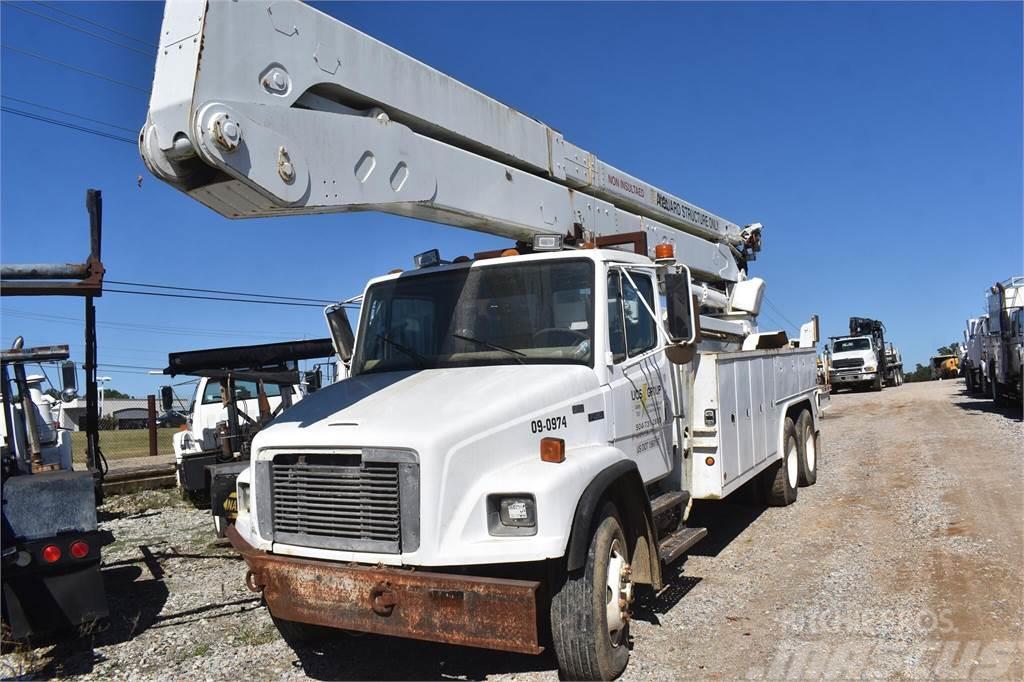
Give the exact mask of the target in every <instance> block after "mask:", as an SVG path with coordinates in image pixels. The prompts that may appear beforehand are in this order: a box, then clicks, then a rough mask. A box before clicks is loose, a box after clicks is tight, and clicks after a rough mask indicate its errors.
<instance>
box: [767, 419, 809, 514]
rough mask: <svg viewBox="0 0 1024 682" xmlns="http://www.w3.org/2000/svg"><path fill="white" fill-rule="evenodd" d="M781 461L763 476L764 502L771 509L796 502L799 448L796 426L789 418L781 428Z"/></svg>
mask: <svg viewBox="0 0 1024 682" xmlns="http://www.w3.org/2000/svg"><path fill="white" fill-rule="evenodd" d="M782 444H783V448H782V460H781V461H779V462H776V463H775V464H773V465H772V466H771V468H769V469H767V470H766V471H765V472H764V474H762V475H763V476H764V485H765V495H764V497H765V501H766V502H767V503H768V505H769V506H771V507H785V506H786V505H790V504H793V503H794V502H796V490H797V488H796V487H797V484H798V483H799V478H800V473H799V472H800V469H799V467H800V463H799V462H800V446H799V444H798V442H797V437H796V424H794V423H793V420H792V419H791V418H790V417H786V422H785V424H784V425H783V427H782Z"/></svg>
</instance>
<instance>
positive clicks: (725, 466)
mask: <svg viewBox="0 0 1024 682" xmlns="http://www.w3.org/2000/svg"><path fill="white" fill-rule="evenodd" d="M815 357H816V354H815V350H814V349H813V348H807V349H804V348H799V349H778V350H760V351H744V352H740V353H701V354H700V355H699V360H698V362H697V378H696V381H695V383H694V402H693V405H694V410H693V414H694V416H695V419H696V420H698V421H697V422H696V423H695V425H694V427H693V431H694V441H693V456H692V457H691V458H690V466H691V472H692V473H691V488H690V494H691V495H692V496H693V497H694V498H697V499H721V498H723V497H725V496H726V495H728V494H730V493H732V492H734V491H735V490H736V489H737V488H739V487H740V486H741V485H743V484H744V483H746V482H747V481H749V480H750V479H751V478H753V477H754V476H755V475H756V474H758V473H760V472H761V471H763V470H764V469H765V467H766V466H767V465H768V464H771V463H772V462H774V461H776V460H778V459H780V458H781V457H782V430H781V426H782V422H783V419H782V418H783V416H784V415H785V412H786V408H787V407H788V406H789V405H791V404H793V403H794V402H797V401H799V400H800V399H801V398H804V399H807V398H809V399H811V400H812V401H813V400H814V395H815V393H816V392H817V390H818V387H817V383H818V382H817V376H816V372H817V368H816V365H815ZM707 410H714V412H715V421H716V424H715V425H708V424H707V423H706V422H704V421H700V420H702V419H703V415H704V414H705V412H706V411H707ZM812 415H813V416H814V418H815V420H817V416H818V415H817V411H816V410H812ZM815 423H817V422H816V421H815ZM708 457H711V458H713V460H714V461H713V463H712V464H710V465H709V464H707V461H708V460H707V458H708Z"/></svg>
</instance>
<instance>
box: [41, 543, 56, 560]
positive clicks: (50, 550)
mask: <svg viewBox="0 0 1024 682" xmlns="http://www.w3.org/2000/svg"><path fill="white" fill-rule="evenodd" d="M42 555H43V561H45V562H46V563H48V564H54V563H57V562H58V561H60V547H58V546H57V545H47V546H46V547H43V552H42Z"/></svg>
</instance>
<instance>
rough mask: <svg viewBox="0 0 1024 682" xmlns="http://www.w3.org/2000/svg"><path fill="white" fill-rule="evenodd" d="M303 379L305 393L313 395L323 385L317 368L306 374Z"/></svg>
mask: <svg viewBox="0 0 1024 682" xmlns="http://www.w3.org/2000/svg"><path fill="white" fill-rule="evenodd" d="M305 379H306V392H307V393H315V392H316V391H319V390H320V387H321V386H322V385H323V376H322V375H321V374H320V368H319V367H317V368H316V369H314V370H312V371H309V372H306V374H305Z"/></svg>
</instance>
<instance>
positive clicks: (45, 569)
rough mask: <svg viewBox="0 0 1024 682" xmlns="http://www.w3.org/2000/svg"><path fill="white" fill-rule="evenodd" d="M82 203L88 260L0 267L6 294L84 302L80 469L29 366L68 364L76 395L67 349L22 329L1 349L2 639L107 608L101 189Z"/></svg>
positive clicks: (43, 633)
mask: <svg viewBox="0 0 1024 682" xmlns="http://www.w3.org/2000/svg"><path fill="white" fill-rule="evenodd" d="M86 206H87V208H88V211H89V219H90V220H89V222H90V237H91V239H90V242H91V251H90V255H89V258H88V259H87V260H86V262H85V263H60V264H32V265H3V266H2V267H0V294H2V295H3V296H82V297H83V298H84V300H85V363H84V369H85V386H86V411H85V421H84V427H85V432H86V468H85V470H80V471H75V470H74V467H73V465H72V456H71V455H72V453H71V434H70V432H69V431H67V430H66V429H61V428H60V427H59V422H58V420H57V419H56V417H55V415H54V414H53V404H52V403H51V402H50V400H49V399H48V397H45V396H44V395H43V393H42V390H41V383H42V381H43V379H44V377H42V376H38V375H35V376H33V375H29V374H28V373H27V369H28V367H29V366H32V365H39V366H41V364H40V363H53V362H60V363H62V364H61V378H62V382H61V388H62V391H61V395H62V398H64V399H66V400H73V399H74V398H75V396H76V393H77V390H78V382H77V374H76V370H75V366H74V363H72V362H70V361H69V359H68V358H69V356H70V353H69V350H68V346H66V345H59V346H41V347H34V348H32V347H26V346H25V344H24V339H22V337H20V336H19V337H17V338H16V339H15V340H14V343H13V345H12V346H11V348H9V349H7V350H3V351H0V402H2V407H3V417H2V418H0V436H2V442H0V480H2V484H0V485H2V497H3V505H2V507H3V511H2V515H3V520H2V543H0V546H2V549H0V575H2V576H3V580H2V589H3V599H2V605H3V608H2V611H3V626H4V642H5V643H7V642H20V641H23V640H38V639H39V638H49V637H52V636H54V635H57V634H59V633H62V632H73V631H74V630H75V628H77V627H79V626H82V625H86V624H90V623H93V622H95V621H97V620H100V619H102V618H105V617H106V616H107V613H108V612H107V599H106V594H105V591H104V586H103V578H102V576H101V575H100V558H101V556H100V549H101V547H102V546H103V545H104V544H107V543H108V542H109V541H110V540H111V537H110V533H109V532H103V531H100V530H99V528H98V526H97V520H96V505H97V503H98V501H99V498H100V496H101V494H102V487H101V483H102V480H103V474H104V471H105V466H106V465H105V462H104V460H103V454H102V452H101V451H100V448H99V431H98V422H99V410H98V404H97V403H98V400H97V397H98V396H97V384H96V309H95V305H94V303H93V299H94V298H95V297H97V296H101V295H102V294H103V273H104V268H103V263H102V261H101V260H100V241H101V232H102V202H101V196H100V192H99V191H97V190H89V191H88V192H87V194H86ZM12 375H13V376H12Z"/></svg>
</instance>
